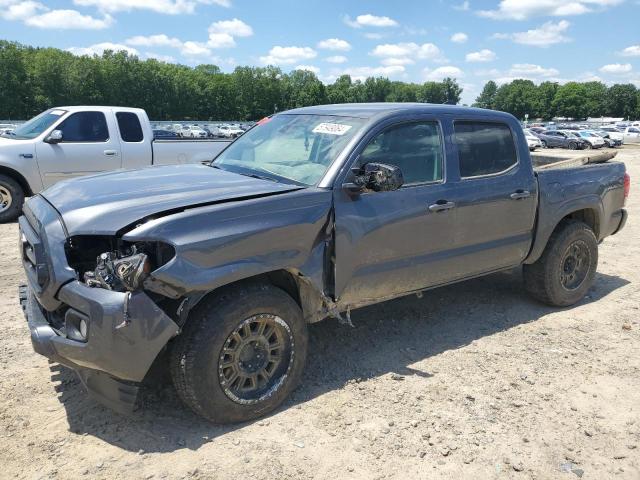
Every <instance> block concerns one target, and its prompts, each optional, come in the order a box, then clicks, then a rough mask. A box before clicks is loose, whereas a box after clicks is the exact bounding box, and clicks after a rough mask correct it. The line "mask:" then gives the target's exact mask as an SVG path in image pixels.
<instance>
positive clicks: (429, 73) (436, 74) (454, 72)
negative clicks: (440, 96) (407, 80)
mask: <svg viewBox="0 0 640 480" xmlns="http://www.w3.org/2000/svg"><path fill="white" fill-rule="evenodd" d="M423 72H424V74H425V78H426V79H427V80H436V81H437V80H442V79H443V78H446V77H451V78H460V77H464V72H463V71H462V70H460V69H459V68H458V67H454V66H453V65H447V66H445V67H438V68H436V69H434V70H431V69H429V68H425V69H424V70H423Z"/></svg>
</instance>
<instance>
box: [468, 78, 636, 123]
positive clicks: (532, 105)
mask: <svg viewBox="0 0 640 480" xmlns="http://www.w3.org/2000/svg"><path fill="white" fill-rule="evenodd" d="M474 106H476V107H481V108H491V109H494V110H503V111H505V112H509V113H511V114H513V115H515V116H516V117H517V118H519V119H524V117H525V115H526V114H528V115H529V118H530V119H532V118H542V119H545V120H550V119H551V118H554V117H567V118H574V119H584V118H588V117H602V116H605V117H608V116H610V117H624V118H627V119H634V120H635V119H639V118H640V89H638V88H636V86H635V85H633V84H631V83H629V84H615V85H612V86H610V87H608V86H607V85H605V84H604V83H602V82H597V81H593V82H568V83H565V84H563V85H560V84H558V83H556V82H542V83H541V84H540V85H536V84H534V83H533V82H532V81H531V80H522V79H520V80H513V81H512V82H510V83H505V84H503V85H501V86H500V87H498V85H497V84H496V82H494V81H493V80H490V81H489V82H487V83H486V84H485V86H484V88H483V89H482V93H481V94H480V95H479V96H478V98H476V102H475V103H474Z"/></svg>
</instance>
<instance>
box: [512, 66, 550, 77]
mask: <svg viewBox="0 0 640 480" xmlns="http://www.w3.org/2000/svg"><path fill="white" fill-rule="evenodd" d="M559 73H560V72H558V70H556V69H555V68H544V67H541V66H540V65H534V64H532V63H515V64H513V65H511V69H510V70H509V76H512V77H519V78H531V77H555V76H557V75H558V74H559Z"/></svg>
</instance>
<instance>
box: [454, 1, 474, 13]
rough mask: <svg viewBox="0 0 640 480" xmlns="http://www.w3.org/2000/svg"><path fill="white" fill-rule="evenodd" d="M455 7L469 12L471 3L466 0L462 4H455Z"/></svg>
mask: <svg viewBox="0 0 640 480" xmlns="http://www.w3.org/2000/svg"><path fill="white" fill-rule="evenodd" d="M453 8H454V9H455V10H459V11H461V12H467V11H469V10H471V4H470V3H469V2H468V1H464V2H462V3H461V4H460V5H454V6H453Z"/></svg>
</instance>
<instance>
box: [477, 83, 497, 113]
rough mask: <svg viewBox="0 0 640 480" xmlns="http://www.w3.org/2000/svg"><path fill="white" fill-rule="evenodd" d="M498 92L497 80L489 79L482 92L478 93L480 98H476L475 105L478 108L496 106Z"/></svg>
mask: <svg viewBox="0 0 640 480" xmlns="http://www.w3.org/2000/svg"><path fill="white" fill-rule="evenodd" d="M497 93H498V85H496V82H494V81H493V80H489V81H488V82H487V83H485V85H484V88H483V89H482V92H481V93H480V95H478V98H476V103H474V104H473V106H474V107H478V108H494V107H495V103H496V94H497Z"/></svg>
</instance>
